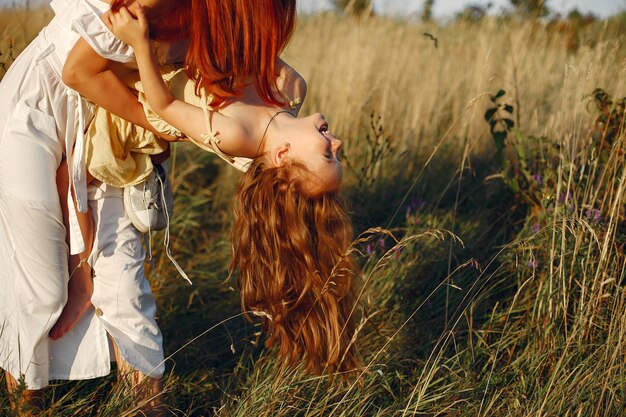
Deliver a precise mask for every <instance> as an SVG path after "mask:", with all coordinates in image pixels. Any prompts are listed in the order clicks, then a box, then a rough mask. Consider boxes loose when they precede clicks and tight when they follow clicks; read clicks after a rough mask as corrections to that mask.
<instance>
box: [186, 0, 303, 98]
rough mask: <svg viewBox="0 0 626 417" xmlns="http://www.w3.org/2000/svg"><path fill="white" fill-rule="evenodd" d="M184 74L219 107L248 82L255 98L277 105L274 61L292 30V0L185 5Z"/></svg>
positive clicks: (197, 0)
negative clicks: (187, 16) (187, 24)
mask: <svg viewBox="0 0 626 417" xmlns="http://www.w3.org/2000/svg"><path fill="white" fill-rule="evenodd" d="M191 5H192V25H191V32H190V37H189V50H188V52H187V62H186V64H187V74H188V75H189V78H191V79H192V80H194V81H195V82H196V93H197V94H198V95H199V92H200V89H201V88H204V89H205V91H206V92H207V94H212V96H213V102H212V103H211V104H212V105H213V106H219V105H220V104H222V103H223V102H224V100H226V99H227V98H230V97H235V96H238V95H239V90H240V88H241V86H242V85H243V84H244V83H247V82H248V79H249V78H253V80H254V83H255V85H256V88H257V91H258V93H259V96H260V97H261V98H262V99H263V100H264V101H265V102H267V103H268V104H275V105H283V104H284V97H282V96H281V95H280V93H278V89H277V86H276V59H277V58H278V55H279V54H280V52H281V51H282V50H283V48H284V47H285V45H286V44H287V42H288V41H289V38H290V37H291V34H292V33H293V30H294V25H295V18H296V1H295V0H236V1H233V0H227V1H215V0H191Z"/></svg>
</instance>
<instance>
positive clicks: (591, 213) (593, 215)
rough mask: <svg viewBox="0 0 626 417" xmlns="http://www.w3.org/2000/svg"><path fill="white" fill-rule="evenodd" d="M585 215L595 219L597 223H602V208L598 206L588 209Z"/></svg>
mask: <svg viewBox="0 0 626 417" xmlns="http://www.w3.org/2000/svg"><path fill="white" fill-rule="evenodd" d="M585 216H586V217H587V218H588V219H589V220H592V219H593V221H595V222H596V223H600V221H601V220H602V216H601V214H600V210H598V209H597V208H592V209H588V210H587V211H586V212H585Z"/></svg>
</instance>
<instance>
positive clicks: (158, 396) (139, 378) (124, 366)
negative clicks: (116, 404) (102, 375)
mask: <svg viewBox="0 0 626 417" xmlns="http://www.w3.org/2000/svg"><path fill="white" fill-rule="evenodd" d="M109 337H110V336H109ZM113 351H114V353H115V361H116V362H117V379H118V381H119V382H120V383H121V384H124V386H125V388H126V389H128V390H129V392H130V393H131V395H133V396H135V397H136V398H137V401H138V403H139V411H140V413H141V414H140V415H145V416H148V417H161V416H165V415H166V414H165V412H166V407H165V405H164V404H163V382H162V380H161V378H152V377H149V376H146V375H145V374H144V373H143V372H140V371H138V370H136V369H134V368H132V367H131V366H130V365H129V364H128V362H126V361H125V360H124V358H122V355H121V354H120V352H119V349H118V348H117V345H116V344H115V342H114V341H113Z"/></svg>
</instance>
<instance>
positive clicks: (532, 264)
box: [528, 258, 539, 269]
mask: <svg viewBox="0 0 626 417" xmlns="http://www.w3.org/2000/svg"><path fill="white" fill-rule="evenodd" d="M528 267H529V268H530V269H537V268H538V267H539V261H538V260H536V259H535V258H532V259H530V260H529V261H528Z"/></svg>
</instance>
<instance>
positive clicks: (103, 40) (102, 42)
mask: <svg viewBox="0 0 626 417" xmlns="http://www.w3.org/2000/svg"><path fill="white" fill-rule="evenodd" d="M50 5H51V6H52V8H53V10H54V12H55V15H56V18H57V19H58V20H59V21H60V22H61V23H62V24H63V25H64V26H66V27H67V28H68V29H70V30H72V31H73V32H75V33H77V34H79V35H80V36H81V37H82V38H83V39H84V40H85V41H86V42H87V43H88V44H89V46H91V47H92V48H93V50H94V51H96V53H97V54H98V55H100V56H102V57H103V58H106V59H109V60H111V61H117V62H122V63H126V62H134V61H135V55H134V53H133V48H131V47H130V46H129V45H127V44H126V43H124V42H122V41H121V40H119V39H117V38H116V37H115V35H113V33H111V31H109V29H108V28H107V27H106V26H105V24H104V22H103V21H102V20H101V19H100V16H101V15H102V14H103V13H105V12H106V11H107V10H109V4H107V3H105V2H102V1H100V0H53V1H52V2H51V4H50Z"/></svg>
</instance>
